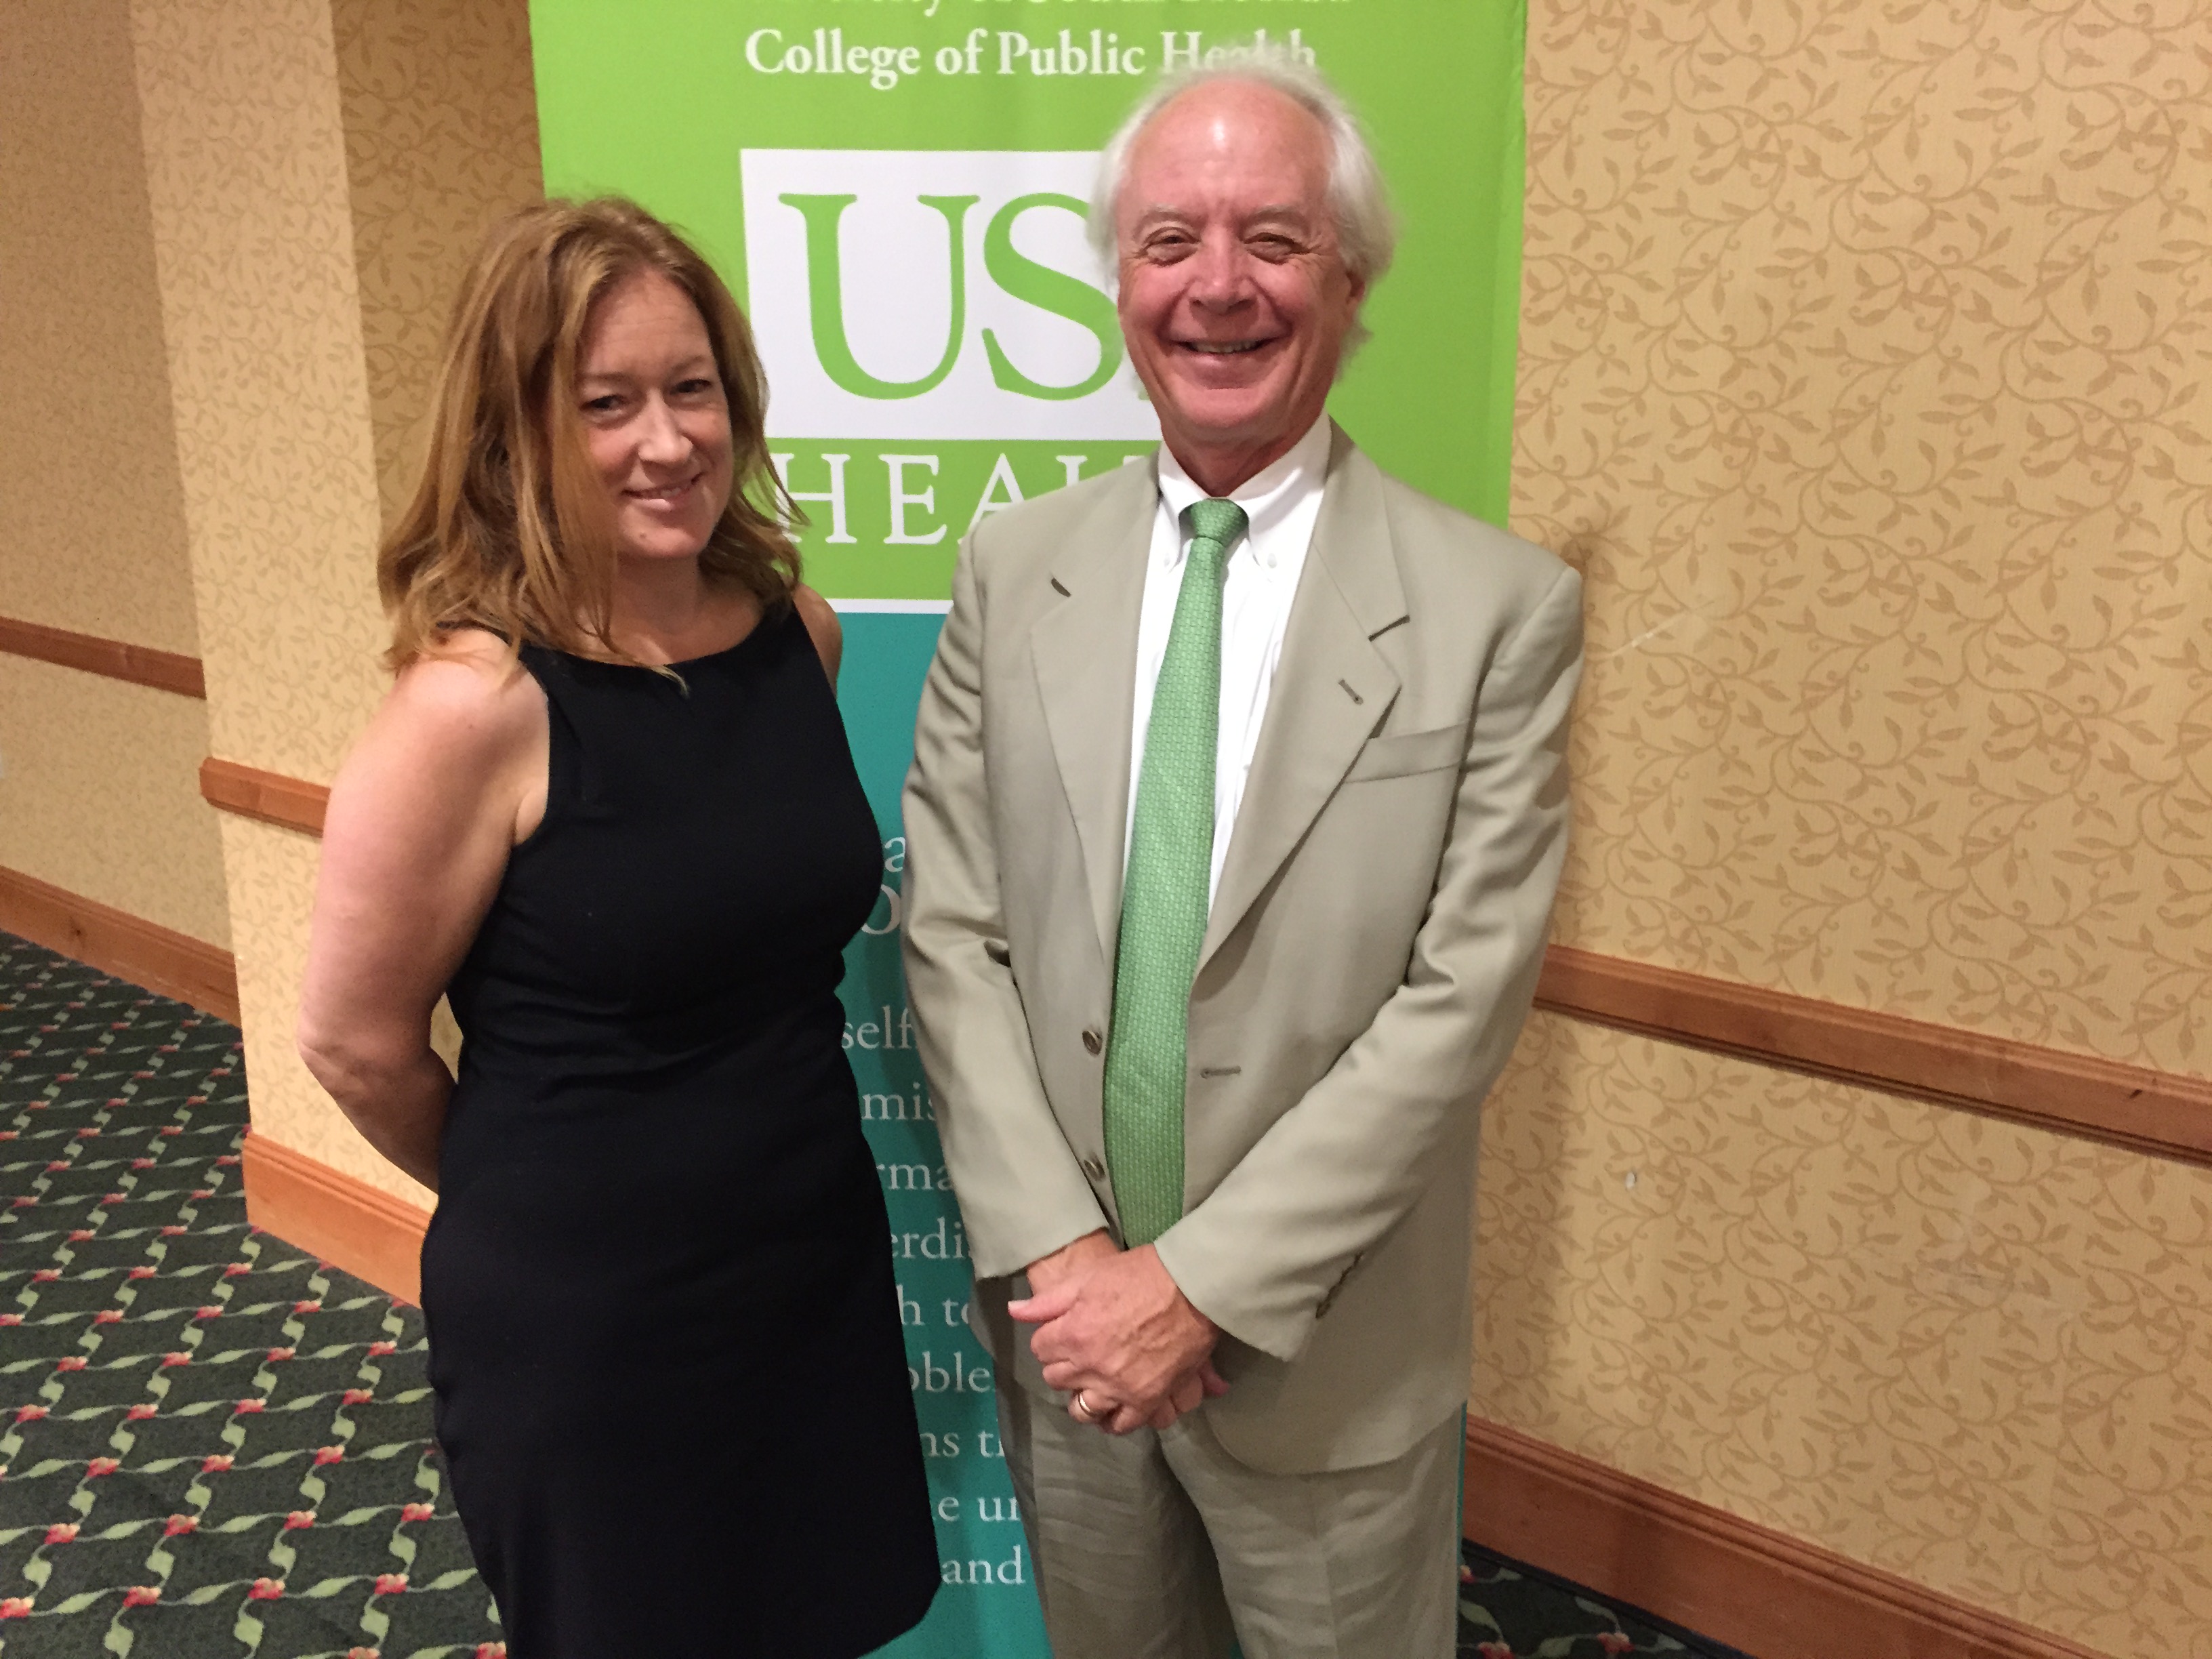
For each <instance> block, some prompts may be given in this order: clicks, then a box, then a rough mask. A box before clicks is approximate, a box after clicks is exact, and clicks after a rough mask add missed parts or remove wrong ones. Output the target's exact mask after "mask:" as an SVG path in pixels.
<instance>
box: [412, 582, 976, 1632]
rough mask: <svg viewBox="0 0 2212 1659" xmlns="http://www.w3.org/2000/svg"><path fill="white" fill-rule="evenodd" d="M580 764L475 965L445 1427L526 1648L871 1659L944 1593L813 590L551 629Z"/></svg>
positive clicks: (871, 882) (445, 1256)
mask: <svg viewBox="0 0 2212 1659" xmlns="http://www.w3.org/2000/svg"><path fill="white" fill-rule="evenodd" d="M522 660H523V663H524V665H526V667H527V668H528V670H529V671H530V672H531V673H532V675H533V676H535V677H536V678H537V680H538V684H540V685H542V686H543V687H544V690H545V697H546V702H547V703H548V705H549V713H550V719H551V724H552V757H551V767H550V776H549V779H548V786H547V789H546V801H545V817H544V823H543V824H542V825H541V826H540V827H539V829H538V830H537V832H536V833H535V834H534V835H532V836H531V837H530V839H529V840H527V841H526V842H524V843H523V844H522V845H520V846H519V847H517V848H515V849H514V851H513V855H512V856H511V858H510V859H509V860H508V864H507V873H506V876H505V878H503V879H502V880H501V884H500V888H499V892H498V896H496V898H495V900H494V901H493V903H492V907H491V909H490V912H489V915H486V917H485V918H484V922H483V928H482V930H481V931H480V932H479V933H478V934H477V939H476V942H475V945H473V947H472V948H471V951H470V952H469V955H468V958H467V960H466V961H465V963H463V964H462V966H461V969H460V971H459V974H458V975H455V977H454V980H453V986H452V987H451V990H450V993H449V994H450V998H451V1000H452V1003H453V1012H454V1014H455V1016H456V1017H457V1018H459V1022H460V1025H461V1029H462V1030H463V1032H464V1034H465V1036H466V1038H467V1041H466V1043H465V1047H464V1048H463V1051H462V1055H461V1066H460V1078H459V1083H458V1085H457V1086H456V1087H455V1089H454V1091H453V1106H452V1110H451V1114H450V1116H449V1119H448V1121H447V1130H446V1138H445V1144H444V1147H443V1150H442V1152H441V1156H440V1160H439V1192H438V1208H437V1212H436V1215H435V1218H433V1220H432V1222H431V1224H430V1231H429V1234H428V1237H427V1238H426V1239H425V1240H424V1243H423V1246H422V1310H423V1313H424V1316H425V1317H426V1320H427V1322H428V1331H429V1340H430V1381H431V1383H432V1386H433V1388H434V1389H435V1392H436V1401H437V1418H436V1421H437V1433H438V1439H439V1441H440V1443H441V1446H442V1447H443V1449H444V1452H445V1456H446V1461H447V1467H448V1468H449V1469H450V1471H451V1474H452V1479H453V1497H454V1500H455V1503H456V1504H457V1505H458V1506H459V1510H460V1516H461V1522H462V1525H463V1527H464V1528H465V1531H466V1532H467V1534H468V1539H469V1542H470V1545H471V1547H472V1548H473V1550H474V1551H475V1554H476V1559H477V1566H478V1568H479V1569H480V1570H481V1571H482V1572H483V1577H484V1578H485V1580H486V1582H487V1583H489V1585H490V1587H491V1590H492V1594H493V1595H494V1596H495V1597H496V1598H497V1601H498V1604H499V1610H500V1616H501V1620H502V1622H503V1623H504V1625H505V1626H506V1631H507V1652H508V1655H509V1659H634V1656H639V1655H644V1654H659V1653H666V1654H671V1655H672V1654H682V1655H684V1656H686V1659H721V1656H730V1659H737V1656H754V1655H759V1656H772V1659H849V1656H854V1655H858V1654H861V1653H865V1652H866V1651H868V1650H871V1649H872V1648H875V1647H878V1646H880V1645H881V1644H884V1643H885V1642H888V1641H889V1640H890V1639H891V1638H893V1637H895V1636H896V1635H898V1634H899V1633H900V1632H902V1631H904V1630H906V1629H908V1627H910V1626H913V1625H914V1624H915V1623H916V1622H918V1621H919V1620H921V1616H922V1614H923V1613H924V1612H926V1611H927V1608H928V1606H929V1602H930V1598H931V1596H932V1595H933V1594H934V1593H935V1590H936V1589H937V1585H938V1583H939V1575H938V1563H937V1552H936V1543H935V1539H934V1536H933V1527H932V1524H931V1520H930V1514H929V1504H928V1492H927V1485H926V1482H925V1480H924V1478H923V1474H922V1463H921V1449H920V1446H921V1442H920V1437H919V1435H918V1434H917V1432H916V1430H915V1413H914V1402H913V1396H912V1394H911V1392H910V1390H909V1384H908V1376H907V1369H906V1358H905V1353H904V1350H903V1346H902V1340H901V1334H900V1326H899V1313H898V1304H897V1300H896V1291H895V1290H894V1288H893V1284H892V1278H891V1271H892V1270H891V1259H890V1231H889V1223H888V1220H887V1218H886V1215H885V1212H884V1200H883V1194H882V1192H881V1190H880V1188H878V1184H877V1178H876V1171H875V1165H874V1161H873V1158H872V1156H871V1154H870V1152H869V1150H868V1147H867V1144H866V1140H865V1139H863V1138H862V1134H861V1130H860V1103H859V1099H858V1097H857V1094H856V1091H855V1088H854V1080H853V1073H852V1070H851V1067H850V1066H848V1064H847V1063H846V1060H845V1055H844V1051H843V1048H842V1036H843V1032H844V1015H843V1012H842V1008H841V1007H840V1005H839V1003H838V1000H837V995H836V989H837V982H838V980H839V978H840V977H841V975H842V972H843V963H842V954H841V953H842V949H843V947H844V945H845V943H846V941H847V940H848V939H850V938H851V937H852V936H853V935H854V933H855V932H857V931H858V930H859V928H860V925H861V923H862V922H863V921H866V918H867V916H868V913H869V910H870V908H871V907H872V904H873V903H874V902H875V898H876V892H877V884H878V880H879V879H880V877H879V874H878V872H879V869H880V866H881V854H880V851H879V848H878V842H877V838H876V830H875V824H874V820H873V818H872V815H871V814H870V811H869V809H868V804H867V800H866V797H865V796H864V795H863V794H862V793H861V790H860V780H859V778H858V776H857V775H855V774H854V769H853V762H852V757H851V754H850V752H849V750H848V749H847V747H846V742H845V733H844V728H843V726H842V724H841V723H840V721H839V719H838V714H837V708H836V699H835V697H834V696H833V695H832V693H831V691H830V688H829V682H828V680H827V678H826V677H825V676H824V675H823V671H822V665H821V663H820V660H819V659H818V658H817V656H816V654H815V651H814V647H813V644H812V642H811V640H810V639H809V637H808V635H807V632H806V629H805V623H803V622H802V621H801V619H800V618H799V616H798V614H797V612H796V611H791V610H787V611H784V612H782V613H781V614H780V615H776V616H772V617H767V618H765V619H764V620H763V622H762V623H761V624H760V625H759V626H758V627H757V628H756V629H754V630H753V632H752V633H751V634H750V635H748V636H747V637H746V638H745V639H744V641H742V642H740V643H739V644H738V645H737V646H736V647H732V649H730V650H728V651H725V652H722V653H719V654H718V655H715V656H711V657H704V658H701V659H697V660H696V661H693V662H689V663H684V664H680V665H678V672H679V673H680V674H681V676H682V678H683V681H684V684H682V685H681V686H679V685H678V684H675V683H673V682H671V681H670V680H669V679H667V678H664V677H663V676H661V675H659V674H655V673H653V671H650V670H647V669H641V668H625V667H619V666H615V665H608V664H604V663H594V662H590V661H586V660H585V659H581V658H577V657H571V656H568V655H565V654H562V653H558V652H552V651H545V650H541V649H538V648H536V647H526V648H525V649H524V651H523V653H522Z"/></svg>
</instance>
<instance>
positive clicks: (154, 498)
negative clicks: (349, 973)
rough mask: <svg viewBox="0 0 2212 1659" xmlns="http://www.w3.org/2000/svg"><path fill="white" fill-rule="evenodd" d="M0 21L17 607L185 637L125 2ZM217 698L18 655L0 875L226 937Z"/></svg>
mask: <svg viewBox="0 0 2212 1659" xmlns="http://www.w3.org/2000/svg"><path fill="white" fill-rule="evenodd" d="M0 33H4V37H5V44H4V46H0V122H4V124H5V127H6V138H5V141H4V142H0V227H4V231H0V386H6V387H7V388H8V395H7V396H6V397H5V398H0V617H21V618H22V619H24V620H26V621H29V622H34V623H45V624H46V625H47V626H49V627H53V628H65V629H73V630H75V631H76V632H78V633H83V634H93V635H99V636H100V637H102V638H106V639H120V640H127V641H131V642H132V643H134V644H139V645H148V646H153V647H156V648H158V649H161V650H165V651H180V652H184V653H188V654H189V653H194V652H196V651H197V648H198V628H197V619H196V617H195V616H194V611H193V603H192V582H191V560H190V557H189V555H188V552H187V550H186V547H185V518H184V500H183V494H182V486H181V483H180V481H179V476H178V471H177V452H176V443H175V440H174V437H173V433H172V430H171V421H170V408H169V387H168V372H167V360H166V357H165V356H164V352H163V349H162V341H161V295H160V292H159V289H158V288H157V286H156V283H155V266H154V232H153V224H152V222H151V219H150V217H149V206H148V201H147V192H146V169H145V162H144V159H143V155H142V154H141V151H140V149H139V136H138V93H137V85H136V83H135V81H134V78H133V75H132V68H131V10H130V6H129V4H128V0H18V3H12V4H10V5H9V7H8V9H7V15H6V20H5V22H4V24H0ZM207 715H208V711H207V705H206V704H204V703H202V702H194V701H192V700H191V699H188V698H184V697H179V696H174V695H173V694H171V693H168V692H163V691H153V690H147V689H145V688H144V687H141V686H133V685H125V684H119V683H118V682H116V681H113V680H107V679H102V678H100V677H99V676H97V675H93V674H85V673H79V672H76V671H72V670H69V669H64V668H57V667H54V666H52V665H48V664H45V663H36V662H29V661H26V660H24V659H21V658H16V657H7V656H0V868H5V869H9V870H14V871H17V872H21V873H22V874H25V875H28V876H33V877H36V878H38V879H40V880H41V881H46V882H50V883H52V884H54V885H56V886H58V887H60V888H63V889H64V890H67V891H69V892H72V893H76V894H78V895H80V896H83V897H85V898H89V899H93V900H95V901H97V902H100V903H103V904H108V905H112V906H114V907H115V908H118V909H121V910H125V911H127V912H129V913H130V914H131V915H136V916H140V917H143V918H145V919H146V920H148V921H155V922H158V923H161V925H162V926H164V927H173V928H176V929H177V930H179V932H182V933H189V934H191V935H192V936H193V937H194V938H196V939H204V940H207V941H208V942H210V943H211V944H216V945H222V944H225V943H227V942H228V939H229V922H228V916H227V915H226V910H225V903H224V894H223V878H222V852H221V848H220V846H219V844H218V842H217V839H216V826H215V822H214V817H213V815H212V813H211V812H210V811H209V809H208V808H207V807H206V806H205V805H203V804H202V803H201V801H200V799H199V795H198V790H197V786H196V783H195V779H196V776H197V771H198V768H199V763H200V757H202V756H203V755H204V754H205V753H206V752H207V724H208V720H207Z"/></svg>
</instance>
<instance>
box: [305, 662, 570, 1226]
mask: <svg viewBox="0 0 2212 1659" xmlns="http://www.w3.org/2000/svg"><path fill="white" fill-rule="evenodd" d="M547 742H548V737H547V719H546V712H545V701H544V694H543V693H542V692H541V691H539V690H538V685H537V683H536V682H535V681H533V680H532V679H531V678H530V677H529V676H528V675H527V674H526V673H524V672H522V671H520V669H519V668H513V667H510V666H509V665H507V663H506V661H505V653H504V652H503V651H502V649H501V647H500V646H499V644H498V642H497V641H493V640H490V639H489V638H488V637H487V636H484V635H462V636H459V640H458V641H457V642H456V643H455V644H454V645H453V646H452V647H450V648H449V649H448V650H447V651H446V652H444V653H441V654H440V655H438V656H436V657H434V658H426V659H422V660H421V661H418V662H416V663H413V664H411V665H409V666H408V667H407V668H406V669H404V670H403V671H401V673H400V675H399V678H398V681H397V682H396V683H395V684H393V686H392V692H391V695H390V696H387V697H386V699H385V701H384V704H383V707H382V708H380V709H379V710H378V711H377V714H376V717H375V719H374V720H372V721H371V722H370V723H369V727H368V731H367V732H365V733H364V734H363V735H362V739H361V742H360V743H359V744H357V745H356V748H355V750H354V751H353V753H352V754H351V755H350V756H349V757H348V758H347V760H346V763H345V764H344V766H343V767H342V768H341V769H339V772H338V776H337V781H336V782H335V783H334V784H332V785H331V804H330V811H329V815H328V817H326V818H325V823H324V830H323V850H322V866H321V869H320V871H319V874H318V876H317V878H316V883H315V909H314V920H313V926H312V929H311V931H310V934H309V938H308V944H307V976H306V982H305V986H304V987H303V989H302V991H301V999H300V1027H299V1044H300V1054H301V1059H303V1060H306V1061H307V1069H308V1070H309V1071H310V1072H312V1073H314V1076H315V1079H316V1081H318V1082H319V1083H320V1084H321V1085H323V1086H324V1087H325V1089H327V1090H329V1091H330V1092H331V1098H332V1099H334V1100H336V1101H337V1103H338V1109H340V1110H341V1111H343V1113H344V1114H345V1115H346V1116H347V1117H348V1118H349V1119H350V1120H351V1121H352V1122H353V1124H354V1126H355V1127H356V1128H358V1129H359V1130H360V1131H361V1132H362V1134H363V1135H364V1136H366V1137H367V1138H368V1142H369V1144H370V1145H371V1146H374V1147H375V1148H376V1150H377V1151H378V1152H381V1153H383V1154H384V1156H385V1157H386V1158H390V1159H391V1160H392V1162H393V1163H394V1164H398V1166H399V1167H400V1168H401V1169H402V1170H405V1171H406V1172H407V1173H408V1174H409V1175H410V1176H414V1177H415V1179H416V1180H417V1181H419V1182H422V1184H423V1185H424V1186H426V1187H430V1188H435V1187H436V1186H437V1184H438V1144H439V1141H440V1139H441V1138H442V1136H443V1134H444V1132H445V1122H446V1103H447V1097H448V1096H449V1095H450V1094H451V1093H452V1091H453V1078H452V1076H451V1074H450V1073H447V1070H446V1066H445V1062H444V1061H443V1060H440V1059H439V1058H438V1056H437V1055H436V1054H435V1053H434V1052H432V1050H431V1048H430V1011H431V1010H432V1008H434V1007H435V1006H436V1004H437V1001H438V999H439V997H440V996H441V995H442V994H444V993H445V989H446V985H447V981H449V980H450V979H451V978H452V977H453V971H454V969H457V968H458V967H459V965H460V963H461V959H462V958H463V957H465V955H466V954H467V953H468V948H469V945H470V943H471V941H472V940H473V939H475V937H476V933H477V927H478V926H479V925H480V924H481V923H482V922H483V916H484V912H485V911H486V910H487V909H488V908H489V907H490V904H491V901H492V896H493V895H494V894H495V892H497V890H498V889H499V882H500V878H501V874H502V872H504V871H505V869H506V867H507V854H508V852H509V851H510V850H511V849H512V848H513V846H514V844H515V842H518V841H520V840H521V839H523V838H524V837H525V836H527V835H529V834H530V833H531V831H532V830H533V829H536V828H537V824H538V819H539V817H542V816H543V814H544V789H545V765H546V750H547Z"/></svg>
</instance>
